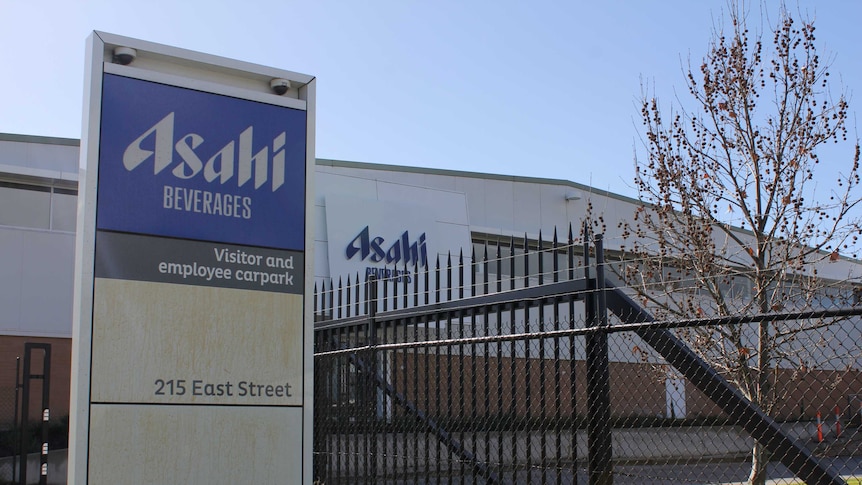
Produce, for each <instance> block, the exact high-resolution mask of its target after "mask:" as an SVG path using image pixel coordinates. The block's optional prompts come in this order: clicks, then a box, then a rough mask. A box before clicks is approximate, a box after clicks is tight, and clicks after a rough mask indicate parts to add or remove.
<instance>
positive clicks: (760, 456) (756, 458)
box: [748, 441, 769, 485]
mask: <svg viewBox="0 0 862 485" xmlns="http://www.w3.org/2000/svg"><path fill="white" fill-rule="evenodd" d="M768 462H769V457H768V452H767V451H766V449H765V448H764V447H763V445H761V444H760V443H758V442H756V441H755V442H754V447H753V448H752V449H751V472H750V473H749V475H748V483H749V484H750V485H765V484H766V464H767V463H768Z"/></svg>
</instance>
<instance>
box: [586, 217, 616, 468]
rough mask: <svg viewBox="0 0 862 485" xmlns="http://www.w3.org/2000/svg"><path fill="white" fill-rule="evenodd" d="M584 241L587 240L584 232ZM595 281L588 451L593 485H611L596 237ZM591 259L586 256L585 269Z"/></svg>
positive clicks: (590, 313)
mask: <svg viewBox="0 0 862 485" xmlns="http://www.w3.org/2000/svg"><path fill="white" fill-rule="evenodd" d="M585 237H588V234H586V231H585ZM595 247H596V279H595V280H592V279H587V285H588V289H589V290H590V294H591V296H590V297H589V298H587V299H586V310H587V321H588V322H589V325H590V326H591V327H593V328H598V329H599V330H598V331H595V332H591V333H589V334H588V335H587V338H586V351H587V409H588V411H587V447H588V451H589V458H588V473H589V484H590V485H612V484H613V483H614V480H613V464H612V463H611V459H612V453H613V450H612V436H611V401H610V371H609V369H608V367H609V362H608V334H607V332H605V331H604V329H605V328H606V327H607V325H608V307H607V298H606V295H605V290H604V287H605V284H604V277H605V269H604V264H605V261H604V244H603V241H602V235H601V234H596V235H595ZM588 257H589V256H588V255H587V254H584V260H585V265H586V261H587V260H588V259H587V258H588Z"/></svg>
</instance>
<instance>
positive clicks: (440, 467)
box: [314, 228, 862, 485]
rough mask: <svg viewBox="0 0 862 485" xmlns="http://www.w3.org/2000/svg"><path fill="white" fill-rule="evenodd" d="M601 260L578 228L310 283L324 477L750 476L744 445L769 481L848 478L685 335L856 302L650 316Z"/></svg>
mask: <svg viewBox="0 0 862 485" xmlns="http://www.w3.org/2000/svg"><path fill="white" fill-rule="evenodd" d="M585 232H586V231H585ZM489 251H490V255H489ZM482 253H483V254H482ZM606 268H607V263H606V262H605V260H604V250H603V244H602V237H601V235H597V236H595V237H594V238H593V240H592V244H591V242H590V240H589V238H587V237H585V238H584V242H583V243H578V244H576V243H575V240H574V237H573V234H572V229H571V228H569V231H568V237H567V242H566V243H563V244H561V243H559V242H558V238H557V234H556V233H555V234H554V236H553V238H552V240H551V241H544V240H543V239H542V236H541V235H540V236H539V238H538V239H537V240H533V241H530V240H529V239H528V238H527V237H526V236H525V237H524V239H523V240H517V241H516V240H515V239H514V238H511V239H509V240H508V241H505V240H504V241H497V242H496V243H495V244H493V245H491V246H490V248H489V245H488V244H487V243H486V244H485V245H484V247H483V250H482V252H481V253H480V254H475V251H474V254H471V255H470V256H469V257H466V258H465V256H464V255H459V256H458V257H457V258H456V259H455V260H454V261H453V259H452V257H451V256H450V257H449V258H448V259H447V260H446V261H445V262H442V263H441V261H440V260H439V259H438V260H437V261H436V265H435V266H434V267H433V268H419V267H414V268H406V267H405V268H403V270H402V271H393V273H395V274H396V276H395V277H394V278H393V279H375V278H374V277H373V276H371V277H369V278H367V279H365V278H362V279H360V277H359V275H356V276H355V277H354V278H347V279H346V280H345V281H338V282H335V283H333V284H329V285H322V286H321V287H319V288H317V287H316V288H315V303H314V306H315V321H316V323H315V386H314V392H315V395H314V399H315V419H314V426H315V428H314V436H315V439H314V441H315V449H314V467H315V474H316V476H317V477H318V481H319V483H326V484H335V483H393V484H394V483H399V484H400V483H543V484H544V483H554V484H561V483H575V484H577V483H589V484H596V485H598V484H603V485H604V484H611V483H676V482H679V483H718V482H729V481H741V480H740V478H739V477H740V476H741V475H740V473H742V472H746V473H747V470H745V467H744V466H743V465H744V464H742V465H740V463H742V460H743V459H744V457H745V450H747V449H750V446H751V444H752V438H753V439H754V440H757V442H758V443H760V444H761V445H763V446H764V447H765V448H766V449H767V450H768V451H769V453H770V454H771V455H770V456H771V457H772V461H773V462H774V464H773V465H774V466H773V465H770V466H772V469H771V470H772V472H774V473H775V474H776V476H783V477H788V476H791V477H792V476H795V477H798V478H799V479H802V480H804V481H805V482H806V483H817V484H827V483H828V484H838V483H845V482H844V480H843V478H842V477H841V476H840V475H841V474H844V475H846V474H848V473H856V471H857V468H858V467H859V465H858V464H857V463H856V462H854V461H852V460H851V461H850V462H847V463H850V464H849V465H848V464H847V463H845V462H837V461H835V460H830V459H826V458H825V457H824V453H822V452H823V449H822V448H819V449H818V446H819V444H813V445H812V442H811V440H809V439H807V438H806V436H805V434H804V433H800V432H799V429H801V428H805V429H810V428H811V426H812V423H813V421H812V420H810V419H809V418H810V417H811V416H809V415H810V409H808V410H805V409H803V411H802V414H801V415H800V416H797V417H796V418H797V419H796V421H793V422H790V424H788V423H789V421H787V420H786V419H783V418H782V419H781V420H776V419H775V418H774V417H771V416H768V415H767V414H766V413H764V412H763V411H762V410H760V409H759V408H758V407H757V406H755V405H753V404H752V403H751V402H750V401H748V400H747V399H746V398H745V397H744V396H743V395H742V394H741V393H740V392H739V390H737V389H736V388H734V386H733V385H731V384H730V383H729V382H728V381H727V380H725V379H724V378H723V377H722V375H721V374H720V373H719V372H718V371H716V370H715V369H713V368H712V367H710V366H709V365H708V364H707V362H706V361H705V360H703V359H702V358H701V357H700V356H699V355H698V354H697V353H696V352H695V351H694V350H692V349H691V348H689V346H687V345H686V343H685V342H684V341H683V340H682V339H680V338H679V337H678V336H677V334H676V332H677V331H678V330H679V329H681V328H687V327H697V326H704V325H725V326H733V325H744V324H746V323H747V322H759V321H763V320H764V319H776V320H777V319H782V318H783V319H791V318H793V319H798V318H838V317H847V316H859V315H862V312H860V309H858V308H852V309H824V310H818V311H812V312H808V313H806V314H801V313H796V314H793V315H779V314H775V315H766V316H764V315H756V316H751V317H747V318H743V317H737V318H732V319H711V320H697V321H684V322H654V321H653V318H652V317H651V316H650V315H649V313H647V312H646V311H645V310H644V309H642V308H641V307H640V306H639V305H637V304H636V303H635V302H634V301H633V300H632V298H630V296H629V295H628V293H627V291H626V289H625V288H622V287H620V286H619V285H617V284H615V283H614V281H613V280H612V279H611V278H609V277H608V276H607V275H606V274H605V272H606ZM633 356H634V357H633ZM850 371H852V372H855V371H856V369H850ZM850 382H851V383H852V386H857V387H859V389H860V391H857V393H859V392H862V377H860V376H859V375H857V374H852V377H851V378H850ZM677 384H679V385H677ZM854 388H855V387H854ZM674 389H676V391H674ZM679 389H682V391H679ZM674 392H684V393H687V394H684V395H683V398H682V399H679V395H674V394H673V393H674ZM842 392H844V391H843V390H842ZM699 396H705V397H706V398H708V400H710V401H711V404H709V403H708V402H707V401H705V400H701V401H698V399H697V398H698V397H699ZM842 399H846V398H844V397H842ZM686 403H691V404H686ZM698 403H699V404H698ZM704 403H706V404H704ZM695 405H698V406H701V408H700V409H701V410H700V411H698V412H694V409H693V407H694V406H695ZM810 407H811V405H810V404H809V408H810ZM806 413H807V414H806ZM860 413H862V410H860ZM836 422H837V421H836ZM818 429H819V428H818ZM697 433H700V434H701V435H702V436H701V437H700V438H697V439H694V438H693V437H692V436H693V435H696V434H697ZM851 434H852V435H853V436H855V429H854V430H852V433H851V431H850V430H847V432H846V433H845V438H847V435H851ZM692 440H694V441H692ZM638 443H640V445H639V446H635V444H638ZM719 448H720V450H719V451H715V449H719ZM856 455H858V453H856V452H855V451H853V452H852V453H851V457H854V459H855V456H856ZM727 462H730V463H733V464H734V465H733V466H730V465H727V466H725V465H723V463H727ZM776 470H777V471H776ZM787 483H791V482H787Z"/></svg>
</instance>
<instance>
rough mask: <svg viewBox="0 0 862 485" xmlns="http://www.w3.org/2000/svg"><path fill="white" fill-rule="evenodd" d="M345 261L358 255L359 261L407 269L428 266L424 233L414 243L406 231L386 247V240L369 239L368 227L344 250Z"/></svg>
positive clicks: (379, 238) (376, 237)
mask: <svg viewBox="0 0 862 485" xmlns="http://www.w3.org/2000/svg"><path fill="white" fill-rule="evenodd" d="M345 255H346V256H347V259H353V257H354V256H356V255H359V259H360V260H362V261H365V260H366V259H367V260H369V261H371V262H374V263H380V262H385V263H386V264H397V265H399V266H400V265H406V266H408V267H410V266H414V265H418V266H419V267H426V266H428V250H427V249H426V247H425V233H424V232H423V233H422V234H420V235H419V239H418V240H417V241H415V242H411V241H410V235H409V234H408V232H407V231H404V232H403V233H402V234H401V237H400V238H398V239H397V240H395V242H393V243H390V244H389V245H388V247H387V243H386V240H385V239H383V238H382V237H380V236H375V237H373V238H372V237H371V236H370V233H369V230H368V226H365V229H363V230H362V231H360V232H359V234H357V235H356V237H354V238H353V240H352V241H350V244H348V245H347V249H346V250H345Z"/></svg>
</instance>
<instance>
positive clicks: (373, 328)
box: [365, 275, 378, 483]
mask: <svg viewBox="0 0 862 485" xmlns="http://www.w3.org/2000/svg"><path fill="white" fill-rule="evenodd" d="M365 298H366V299H367V301H368V345H369V346H370V347H371V351H370V352H369V353H370V356H369V357H370V358H369V359H368V360H369V367H370V369H369V372H368V383H367V384H366V386H365V389H366V392H367V393H368V401H369V402H368V406H369V410H368V412H367V413H366V414H367V416H368V425H369V427H370V429H366V436H369V435H370V439H369V440H367V441H366V448H365V450H366V457H367V458H366V459H367V460H368V463H367V466H366V470H368V474H367V476H366V480H367V481H368V483H375V482H376V477H377V399H378V397H377V349H376V348H375V347H376V346H377V322H376V321H375V317H376V315H377V278H376V277H375V276H374V275H371V276H369V277H368V279H367V280H366V287H365Z"/></svg>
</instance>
